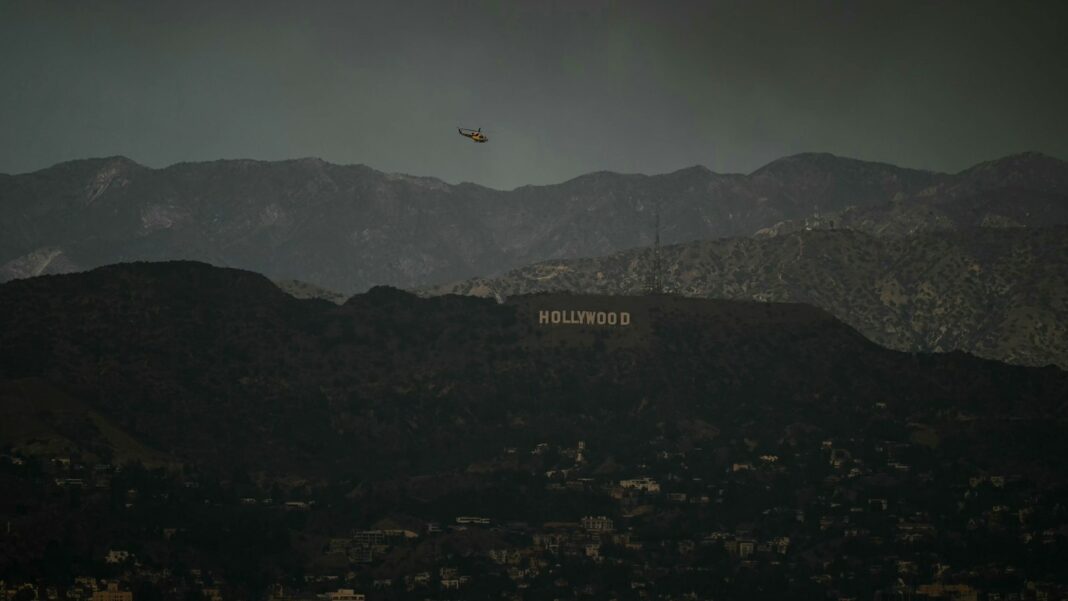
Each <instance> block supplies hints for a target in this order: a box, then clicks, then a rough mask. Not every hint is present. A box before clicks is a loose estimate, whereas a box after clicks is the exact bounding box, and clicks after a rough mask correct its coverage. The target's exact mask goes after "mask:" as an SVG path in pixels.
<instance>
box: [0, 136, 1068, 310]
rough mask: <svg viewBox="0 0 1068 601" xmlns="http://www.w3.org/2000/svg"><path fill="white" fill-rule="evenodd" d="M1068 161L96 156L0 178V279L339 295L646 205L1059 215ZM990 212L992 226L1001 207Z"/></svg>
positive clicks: (643, 240) (576, 230) (741, 227)
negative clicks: (185, 264) (138, 280)
mask: <svg viewBox="0 0 1068 601" xmlns="http://www.w3.org/2000/svg"><path fill="white" fill-rule="evenodd" d="M1065 165H1066V163H1065V162H1064V161H1061V160H1059V159H1055V158H1052V157H1048V156H1045V155H1040V154H1037V153H1024V154H1020V155H1013V156H1010V157H1005V158H1003V159H999V160H997V161H991V162H988V163H983V164H981V165H977V166H976V167H973V168H972V169H968V170H965V171H962V172H961V173H958V174H955V175H948V174H939V173H932V172H928V171H920V170H914V169H903V168H899V167H894V166H892V165H885V164H881V163H871V162H865V161H858V160H853V159H845V158H840V157H836V156H833V155H829V154H801V155H796V156H792V157H786V158H783V159H779V160H777V161H774V162H772V163H770V164H768V165H766V166H764V167H762V168H760V169H758V170H756V171H755V172H753V173H752V174H749V175H738V174H717V173H713V172H711V171H709V170H708V169H705V168H703V167H691V168H688V169H682V170H680V171H676V172H673V173H668V174H663V175H653V176H646V175H622V174H616V173H608V172H598V173H591V174H587V175H584V176H580V177H577V178H575V179H572V180H569V181H567V182H563V183H561V184H555V185H549V186H524V187H521V188H517V189H515V190H511V191H498V190H492V189H489V188H484V187H482V186H478V185H475V184H469V183H464V184H459V185H450V184H447V183H445V182H442V181H440V180H437V179H434V178H424V177H414V176H408V175H399V174H386V173H382V172H379V171H376V170H374V169H371V168H370V167H366V166H363V165H348V166H340V165H333V164H330V163H326V162H324V161H321V160H318V159H299V160H290V161H277V162H262V161H250V160H227V161H214V162H206V163H179V164H176V165H172V166H170V167H167V168H164V169H150V168H147V167H144V166H141V165H138V164H137V163H135V162H133V161H131V160H129V159H126V158H124V157H111V158H104V159H88V160H83V161H72V162H68V163H62V164H59V165H56V166H54V167H51V168H48V169H44V170H41V171H37V172H33V173H28V174H20V175H3V176H0V215H2V217H3V218H2V219H0V281H3V280H9V279H13V278H21V277H29V276H33V275H39V274H47V273H63V272H69V271H76V270H81V269H87V268H92V267H96V266H100V265H105V264H110V263H116V262H123V261H133V260H169V259H196V260H200V261H205V262H208V263H212V264H215V265H220V266H232V267H240V268H243V269H249V270H253V271H257V272H260V273H264V274H266V275H268V276H269V277H271V278H274V279H278V280H291V279H297V280H301V281H305V282H309V283H311V284H314V285H317V286H321V287H325V288H328V289H332V290H337V291H339V292H342V293H346V294H348V293H352V292H355V291H361V290H365V289H367V288H368V287H370V286H372V285H376V284H391V285H396V286H402V287H418V286H425V285H430V284H435V283H441V282H448V281H455V280H459V279H462V278H467V277H473V276H478V275H493V274H499V273H503V272H505V271H507V270H508V269H512V268H515V267H519V266H522V265H525V264H529V263H532V262H535V261H540V260H547V259H569V258H577V257H586V256H598V255H606V254H610V253H613V252H617V251H620V250H624V249H628V248H634V247H640V246H646V245H648V244H650V243H651V242H652V237H653V217H652V213H653V207H654V206H656V205H659V207H660V214H661V222H662V232H661V234H662V239H663V240H664V242H665V243H677V242H686V241H691V240H702V239H714V238H723V237H731V236H748V235H751V234H753V233H755V232H757V231H758V230H762V229H766V228H774V227H775V226H776V224H782V223H784V222H794V223H796V222H803V221H804V220H805V219H809V218H815V216H817V215H819V216H822V215H827V214H836V213H839V212H842V211H846V210H847V209H849V208H850V207H855V209H853V210H855V211H864V210H868V209H871V210H877V209H874V207H880V206H885V205H887V203H891V202H897V203H905V204H907V205H908V206H910V207H911V206H913V205H914V204H916V203H929V204H938V203H944V202H956V201H955V200H954V199H958V198H962V197H969V196H976V197H978V196H982V195H986V196H988V197H990V198H992V199H993V200H991V201H990V203H992V204H991V206H994V205H997V203H998V202H1002V204H1004V202H1003V201H1002V200H999V199H1003V194H1002V192H1001V191H1003V190H1011V192H1005V194H1012V195H1015V196H1014V198H1017V199H1023V198H1024V197H1026V199H1024V200H1021V202H1025V203H1031V204H1032V205H1033V206H1034V207H1035V211H1037V213H1034V212H1033V214H1032V215H1030V216H1027V218H1026V219H1023V221H1022V222H1021V224H1023V225H1027V224H1028V223H1032V222H1037V223H1043V224H1050V223H1062V222H1063V219H1064V216H1063V203H1061V202H1060V200H1061V199H1062V198H1063V197H1064V195H1068V168H1066V166H1065ZM999 210H1000V209H999ZM995 213H996V212H995ZM992 215H993V216H992V217H991V218H990V219H989V220H987V221H988V223H986V225H990V224H998V223H1001V221H1003V220H1002V219H1001V217H1002V216H1000V214H993V213H992ZM817 219H818V218H817ZM1005 219H1007V220H1008V221H1011V222H1015V221H1019V220H1016V219H1015V218H1013V217H1012V216H1011V215H1009V216H1006V217H1005ZM783 227H786V229H789V227H788V226H783Z"/></svg>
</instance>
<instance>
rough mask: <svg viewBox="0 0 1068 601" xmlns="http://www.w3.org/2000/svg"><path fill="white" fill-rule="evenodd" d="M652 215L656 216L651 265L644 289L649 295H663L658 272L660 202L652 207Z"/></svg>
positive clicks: (660, 277) (661, 279)
mask: <svg viewBox="0 0 1068 601" xmlns="http://www.w3.org/2000/svg"><path fill="white" fill-rule="evenodd" d="M654 207H655V208H654V211H653V212H654V215H655V216H656V229H655V233H654V237H653V265H652V270H651V271H650V273H649V281H648V282H647V284H646V289H647V291H648V293H649V294H663V293H664V277H663V275H662V274H661V270H660V201H659V200H657V201H656V204H655V205H654Z"/></svg>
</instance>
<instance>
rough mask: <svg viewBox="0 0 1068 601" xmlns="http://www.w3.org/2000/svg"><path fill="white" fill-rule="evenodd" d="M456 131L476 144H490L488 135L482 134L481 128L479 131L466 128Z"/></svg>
mask: <svg viewBox="0 0 1068 601" xmlns="http://www.w3.org/2000/svg"><path fill="white" fill-rule="evenodd" d="M456 131H458V132H460V135H461V136H463V137H465V138H471V140H472V141H474V142H478V143H480V144H481V143H482V142H489V137H487V136H486V134H484V133H482V128H481V127H480V128H478V129H467V128H465V127H461V128H459V129H457V130H456Z"/></svg>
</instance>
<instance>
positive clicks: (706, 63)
mask: <svg viewBox="0 0 1068 601" xmlns="http://www.w3.org/2000/svg"><path fill="white" fill-rule="evenodd" d="M1066 32H1068V2H1063V1H1050V2H1020V1H1001V2H983V1H967V2H952V1H935V0H932V1H924V2H905V1H892V2H861V1H856V0H842V1H836V2H815V1H813V2H762V1H754V0H744V1H743V0H739V1H738V2H701V3H687V2H668V1H655V2H653V1H650V2H587V1H584V0H570V1H566V2H548V1H546V0H537V1H530V2H507V3H502V2H447V1H432V2H403V1H399V0H398V1H390V2H360V1H351V2H267V1H263V0H257V1H255V2H247V3H246V2H205V3H197V2H189V1H185V0H183V1H182V2H166V3H165V2H152V1H146V0H138V1H135V2H95V1H93V2H83V1H73V0H72V1H69V2H44V1H30V0H25V1H23V0H0V172H5V173H18V172H24V171H30V170H34V169H39V168H42V167H45V166H48V165H51V164H53V163H56V162H59V161H64V160H69V159H75V158H84V157H90V156H105V155H114V154H122V155H126V156H128V157H130V158H132V159H134V160H136V161H138V162H141V163H144V164H146V165H150V166H154V167H160V166H165V165H168V164H171V163H175V162H178V161H200V160H210V159H216V158H238V157H248V158H258V159H281V158H293V157H303V156H317V157H321V158H323V159H325V160H328V161H331V162H336V163H364V164H367V165H370V166H372V167H375V168H377V169H382V170H385V171H402V172H407V173H413V174H418V175H433V176H438V177H441V178H443V179H445V180H446V181H450V182H459V181H474V182H478V183H481V184H485V185H490V186H494V187H498V188H511V187H515V186H519V185H522V184H528V183H530V184H534V183H550V182H557V181H562V180H565V179H567V178H570V177H573V176H575V175H578V174H581V173H585V172H589V171H595V170H600V169H609V170H613V171H623V172H644V173H657V172H665V171H672V170H675V169H679V168H682V167H686V166H690V165H694V164H702V165H705V166H707V167H709V168H711V169H713V170H715V171H722V172H727V171H741V172H748V171H751V170H753V169H755V168H757V167H759V166H761V165H762V164H764V163H767V162H768V161H770V160H773V159H775V158H778V157H781V156H784V155H787V154H792V153H796V152H804V151H827V152H833V153H835V154H839V155H843V156H851V157H857V158H863V159H869V160H878V161H886V162H891V163H895V164H899V165H903V166H910V167H922V168H929V169H936V170H943V171H956V170H959V169H962V168H964V167H967V166H969V165H971V164H973V163H976V162H978V161H981V160H986V159H990V158H996V157H999V156H1002V155H1005V154H1009V153H1013V152H1019V151H1023V150H1039V151H1043V152H1046V153H1049V154H1053V155H1055V156H1059V157H1062V158H1066V157H1068V108H1066V107H1068V34H1066ZM457 126H464V127H482V128H484V131H488V132H489V135H490V138H491V140H490V142H489V143H488V144H474V143H471V142H469V141H467V140H465V139H463V138H460V137H459V136H458V135H457V134H456V129H455V128H456V127H457Z"/></svg>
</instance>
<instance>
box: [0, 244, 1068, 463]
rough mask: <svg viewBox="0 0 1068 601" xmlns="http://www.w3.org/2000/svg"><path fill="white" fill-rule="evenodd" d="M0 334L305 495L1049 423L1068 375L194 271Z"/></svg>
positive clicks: (638, 317) (12, 300) (724, 326)
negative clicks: (529, 469) (580, 448)
mask: <svg viewBox="0 0 1068 601" xmlns="http://www.w3.org/2000/svg"><path fill="white" fill-rule="evenodd" d="M543 310H544V311H550V310H556V311H560V310H564V311H580V312H581V311H585V310H590V311H616V312H621V311H625V312H628V313H629V316H630V317H629V319H630V322H629V325H627V326H625V327H624V326H615V327H597V326H588V325H577V324H570V325H563V324H560V325H544V324H540V323H539V319H540V315H541V311H543ZM0 329H2V330H3V331H4V332H5V336H4V344H3V346H2V347H0V380H21V379H25V378H37V379H38V380H40V381H45V382H48V383H49V385H50V386H55V387H57V388H59V389H62V390H64V391H66V393H67V394H69V395H71V396H72V397H74V398H76V399H79V400H80V402H84V403H85V404H86V406H88V407H91V408H92V409H93V410H94V411H98V412H99V413H100V414H101V415H103V416H104V417H106V418H107V419H109V420H111V421H112V422H113V423H114V424H115V426H116V427H118V428H121V429H123V431H125V432H127V433H129V434H130V435H131V436H133V437H135V438H136V439H137V440H138V441H139V443H140V444H143V445H145V446H147V447H150V448H151V449H153V450H154V451H156V452H159V453H162V454H165V455H168V456H170V457H173V458H180V459H181V460H183V461H195V462H197V463H206V464H211V465H216V466H218V467H220V468H226V469H234V468H237V467H241V466H249V467H250V468H253V467H254V468H256V469H269V470H272V472H271V473H276V474H285V473H295V474H302V475H304V476H315V475H317V474H318V475H321V476H326V475H328V474H337V473H359V474H362V475H364V476H366V477H375V475H376V474H377V475H378V476H379V477H384V476H387V475H391V474H392V475H396V474H401V473H408V474H414V473H425V472H428V471H438V470H446V469H462V468H463V467H464V466H466V465H468V464H469V463H471V462H472V461H474V460H475V459H477V458H479V457H487V456H493V455H494V454H495V453H497V452H499V449H501V448H503V447H504V446H514V445H515V444H517V443H520V442H522V443H523V444H529V445H530V446H533V445H534V444H536V443H537V442H539V441H543V440H575V439H584V440H588V441H591V444H596V445H598V446H599V447H600V448H607V449H615V451H614V452H618V453H624V454H625V453H626V451H625V449H627V448H629V447H628V445H634V444H638V443H639V442H640V441H643V440H649V439H650V438H653V437H655V436H657V435H658V434H657V432H661V429H662V428H663V427H665V426H664V424H674V423H680V424H683V423H692V422H693V420H703V421H704V422H707V423H710V424H715V425H716V427H718V428H721V429H723V430H724V431H725V432H726V433H727V434H729V435H731V436H734V435H736V434H738V433H740V432H742V430H739V429H738V428H743V429H744V430H745V431H747V432H749V434H747V435H748V436H759V437H762V438H765V439H768V440H775V439H777V438H778V437H781V436H782V432H783V428H787V427H788V426H789V424H792V423H797V422H803V423H815V424H818V428H820V429H821V431H825V432H828V433H837V435H843V436H844V435H846V434H847V433H849V432H851V431H852V430H851V429H852V428H855V427H856V423H857V422H856V421H855V420H867V419H868V417H867V416H868V415H869V412H870V407H871V403H872V402H873V399H878V400H882V401H885V402H886V404H887V405H888V406H889V409H888V411H889V412H890V414H892V415H894V416H896V419H902V420H905V419H915V420H921V419H922V420H933V419H936V417H935V416H936V415H944V416H950V415H955V412H956V411H967V412H969V413H974V414H981V415H988V416H1002V417H1005V416H1014V418H1017V419H1024V418H1037V417H1040V416H1045V417H1056V416H1060V415H1061V414H1062V413H1063V411H1064V407H1063V405H1062V404H1063V399H1064V398H1065V395H1066V394H1068V374H1065V373H1064V372H1061V371H1058V370H1055V369H1045V370H1038V369H1027V368H1020V367H1010V366H1005V365H1001V364H996V363H992V362H987V361H982V360H979V359H976V358H972V357H967V356H964V355H960V354H952V355H920V356H910V355H908V354H902V353H896V352H893V351H887V350H885V349H882V348H880V347H878V346H876V345H874V344H872V343H870V342H868V341H866V340H865V339H864V338H863V337H861V336H860V335H858V334H857V333H856V332H855V331H853V330H852V329H850V328H848V327H846V326H844V325H843V324H841V323H840V322H838V321H836V320H835V319H834V318H832V317H831V316H830V315H828V314H827V313H824V312H823V311H820V310H818V309H815V308H812V307H808V306H805V305H794V304H785V305H783V304H774V303H754V302H747V303H739V302H728V301H704V300H696V299H683V298H671V297H596V296H573V295H536V296H530V297H519V298H516V299H512V300H511V301H509V303H507V304H503V305H502V304H497V303H495V302H493V301H488V300H482V299H475V298H467V297H458V296H446V297H438V298H432V299H420V298H417V297H415V296H413V295H411V294H408V293H404V292H401V291H398V290H394V289H389V288H375V289H373V290H371V291H370V292H368V293H366V294H363V295H358V296H355V297H353V298H351V299H350V300H349V301H348V302H346V303H345V304H344V305H342V306H336V305H333V304H331V303H329V302H326V301H322V300H298V299H294V298H292V297H289V296H288V295H286V294H284V293H283V292H282V291H280V290H279V289H278V288H277V287H275V286H274V285H273V284H272V283H271V282H270V281H269V280H267V279H266V278H263V277H262V276H259V275H256V274H252V273H248V272H242V271H236V270H229V269H219V268H213V267H209V266H207V265H203V264H198V263H186V262H177V263H163V264H130V265H118V266H113V267H107V268H101V269H97V270H94V271H92V272H88V273H84V274H75V275H64V276H47V277H39V278H32V279H28V280H20V281H17V282H10V283H7V284H4V285H2V286H0ZM910 416H912V417H910ZM939 419H941V418H939ZM998 419H1000V418H998ZM954 423H956V422H954V421H953V420H952V419H949V420H948V421H947V422H946V424H948V425H946V426H945V427H947V428H949V429H951V430H952V429H955V428H956V426H954V425H953V424H954ZM994 423H1000V422H997V421H995V422H994ZM745 424H748V425H745ZM998 427H1000V426H998ZM731 432H734V433H735V434H730V433H731ZM661 433H662V432H661ZM1002 459H1004V458H1002Z"/></svg>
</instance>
